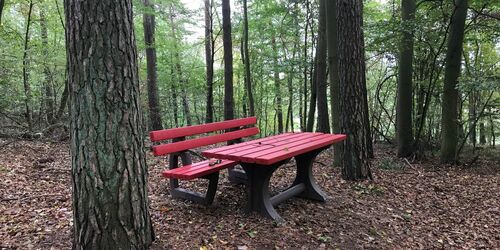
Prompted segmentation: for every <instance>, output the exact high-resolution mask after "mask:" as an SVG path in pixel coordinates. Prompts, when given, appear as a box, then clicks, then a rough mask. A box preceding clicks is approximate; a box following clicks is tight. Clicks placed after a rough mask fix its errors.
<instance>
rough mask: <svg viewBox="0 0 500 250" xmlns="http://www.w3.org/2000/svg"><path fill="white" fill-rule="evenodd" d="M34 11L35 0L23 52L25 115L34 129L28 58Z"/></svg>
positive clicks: (27, 121) (29, 16)
mask: <svg viewBox="0 0 500 250" xmlns="http://www.w3.org/2000/svg"><path fill="white" fill-rule="evenodd" d="M32 11H33V1H30V5H29V10H28V16H27V17H26V32H25V33H24V52H23V85H24V94H25V96H26V98H25V100H24V106H25V114H24V115H25V117H26V123H28V129H29V130H30V131H32V130H33V110H32V107H31V101H32V100H31V99H32V96H31V86H30V83H29V69H28V67H29V59H28V46H29V40H30V24H31V12H32Z"/></svg>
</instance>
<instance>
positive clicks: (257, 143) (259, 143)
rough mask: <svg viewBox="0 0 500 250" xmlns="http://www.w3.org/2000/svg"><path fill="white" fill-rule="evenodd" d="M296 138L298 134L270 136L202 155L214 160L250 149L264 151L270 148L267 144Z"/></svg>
mask: <svg viewBox="0 0 500 250" xmlns="http://www.w3.org/2000/svg"><path fill="white" fill-rule="evenodd" d="M296 136H299V134H287V135H285V136H283V135H276V136H272V137H266V138H264V139H259V140H252V141H248V142H245V143H239V144H235V145H230V146H225V147H221V148H215V149H212V150H207V151H205V152H203V153H205V156H206V157H214V158H216V156H218V155H226V154H230V153H235V152H241V151H245V150H251V149H255V148H261V149H265V148H266V145H267V146H268V147H272V145H269V144H274V143H276V142H278V141H281V140H287V139H289V138H291V137H296ZM203 153H202V154H203Z"/></svg>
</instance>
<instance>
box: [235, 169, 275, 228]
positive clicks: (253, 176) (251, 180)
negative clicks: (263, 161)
mask: <svg viewBox="0 0 500 250" xmlns="http://www.w3.org/2000/svg"><path fill="white" fill-rule="evenodd" d="M282 164H283V162H280V163H276V164H273V165H270V166H260V165H258V164H248V163H243V164H241V166H242V167H243V169H244V170H245V172H246V174H247V178H248V183H247V192H248V194H247V197H248V201H247V202H248V204H247V212H257V213H259V214H261V215H263V216H266V217H269V218H271V219H273V220H276V221H283V219H282V218H281V216H279V214H278V213H277V212H276V210H275V209H274V207H273V204H271V200H270V196H269V180H270V179H271V176H272V175H273V173H274V171H276V169H278V167H279V166H280V165H282Z"/></svg>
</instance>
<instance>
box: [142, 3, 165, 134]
mask: <svg viewBox="0 0 500 250" xmlns="http://www.w3.org/2000/svg"><path fill="white" fill-rule="evenodd" d="M143 1H144V2H143V3H144V7H145V11H144V15H143V19H142V20H143V27H144V43H145V44H146V62H147V85H148V107H149V126H151V130H161V129H163V125H162V121H161V107H160V101H159V98H158V84H157V79H158V76H157V71H156V47H155V46H156V43H155V28H156V27H155V25H156V24H155V15H154V5H153V4H152V3H151V2H150V1H149V0H143Z"/></svg>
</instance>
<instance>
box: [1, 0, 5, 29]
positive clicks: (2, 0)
mask: <svg viewBox="0 0 500 250" xmlns="http://www.w3.org/2000/svg"><path fill="white" fill-rule="evenodd" d="M4 6H5V0H0V24H2V13H3V7H4Z"/></svg>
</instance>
